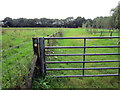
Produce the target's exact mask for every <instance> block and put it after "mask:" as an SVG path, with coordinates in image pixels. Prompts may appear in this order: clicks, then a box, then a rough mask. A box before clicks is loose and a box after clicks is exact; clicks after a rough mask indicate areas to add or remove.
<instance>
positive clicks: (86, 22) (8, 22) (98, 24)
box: [2, 3, 120, 29]
mask: <svg viewBox="0 0 120 90" xmlns="http://www.w3.org/2000/svg"><path fill="white" fill-rule="evenodd" d="M110 12H111V16H106V17H103V16H100V17H96V18H94V19H93V20H92V19H85V18H84V17H80V16H79V17H77V18H73V17H67V18H66V19H48V18H40V19H38V18H35V19H26V18H18V19H12V18H10V17H6V18H4V20H2V22H3V24H2V26H3V27H64V28H78V27H85V28H104V29H120V3H119V4H118V6H117V7H115V8H114V9H111V11H110Z"/></svg>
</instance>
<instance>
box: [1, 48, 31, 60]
mask: <svg viewBox="0 0 120 90" xmlns="http://www.w3.org/2000/svg"><path fill="white" fill-rule="evenodd" d="M30 47H31V46H30ZM30 47H27V48H25V49H23V50H21V51H20V52H18V53H16V54H14V55H13V56H10V57H8V58H6V59H4V60H1V61H0V62H4V61H6V60H8V59H10V58H12V57H14V56H16V55H18V54H20V53H21V52H23V51H26V50H27V49H29V48H30Z"/></svg>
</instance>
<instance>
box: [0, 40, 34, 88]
mask: <svg viewBox="0 0 120 90" xmlns="http://www.w3.org/2000/svg"><path fill="white" fill-rule="evenodd" d="M28 45H29V46H28ZM18 47H19V48H18ZM25 47H26V48H25ZM0 53H2V57H1V58H2V59H1V61H0V62H1V63H2V71H3V72H2V88H17V87H20V86H21V87H23V86H24V87H25V85H24V84H25V79H27V78H29V77H28V73H29V69H30V66H31V64H32V59H31V58H32V57H33V51H32V42H31V41H27V42H24V43H21V44H19V45H16V46H13V47H11V48H8V49H4V50H2V51H1V52H0Z"/></svg>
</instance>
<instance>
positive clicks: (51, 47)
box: [45, 46, 120, 49]
mask: <svg viewBox="0 0 120 90" xmlns="http://www.w3.org/2000/svg"><path fill="white" fill-rule="evenodd" d="M63 48H120V46H46V47H45V49H63Z"/></svg>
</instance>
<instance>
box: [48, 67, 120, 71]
mask: <svg viewBox="0 0 120 90" xmlns="http://www.w3.org/2000/svg"><path fill="white" fill-rule="evenodd" d="M98 69H120V67H99V68H46V70H47V71H53V70H98Z"/></svg>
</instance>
